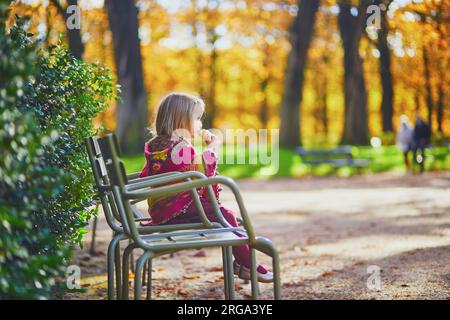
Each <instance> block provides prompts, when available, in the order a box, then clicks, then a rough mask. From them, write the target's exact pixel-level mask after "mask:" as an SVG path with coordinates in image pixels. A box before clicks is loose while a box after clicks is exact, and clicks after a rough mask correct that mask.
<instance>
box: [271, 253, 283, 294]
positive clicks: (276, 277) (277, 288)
mask: <svg viewBox="0 0 450 320" xmlns="http://www.w3.org/2000/svg"><path fill="white" fill-rule="evenodd" d="M271 251H272V269H273V293H274V299H275V300H280V299H281V280H280V256H279V255H278V251H277V250H276V249H275V248H274V247H272V248H271Z"/></svg>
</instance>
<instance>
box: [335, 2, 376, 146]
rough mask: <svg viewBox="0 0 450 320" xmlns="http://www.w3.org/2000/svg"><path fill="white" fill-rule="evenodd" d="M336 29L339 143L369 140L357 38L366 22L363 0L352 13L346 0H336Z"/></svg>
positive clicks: (365, 95)
mask: <svg viewBox="0 0 450 320" xmlns="http://www.w3.org/2000/svg"><path fill="white" fill-rule="evenodd" d="M339 8H340V11H339V16H338V22H339V29H340V34H341V38H342V42H343V46H344V69H345V70H344V91H345V119H344V134H343V136H342V140H341V143H342V144H355V145H365V144H367V143H368V141H369V130H368V116H367V93H366V87H365V82H364V72H363V65H362V59H361V57H360V55H359V41H360V39H361V35H362V32H363V30H364V28H365V24H366V10H367V1H365V0H361V2H360V5H359V7H358V14H357V15H356V16H354V15H352V13H351V11H350V10H351V8H352V6H351V4H350V3H349V1H347V0H341V1H340V2H339Z"/></svg>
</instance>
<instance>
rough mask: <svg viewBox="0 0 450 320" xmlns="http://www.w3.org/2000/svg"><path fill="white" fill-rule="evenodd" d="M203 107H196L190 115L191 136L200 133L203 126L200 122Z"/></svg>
mask: <svg viewBox="0 0 450 320" xmlns="http://www.w3.org/2000/svg"><path fill="white" fill-rule="evenodd" d="M203 112H204V111H203V108H196V109H195V110H194V113H193V115H192V117H193V119H192V128H191V134H192V136H193V137H195V136H196V135H198V134H200V130H201V129H202V127H203V124H202V118H203Z"/></svg>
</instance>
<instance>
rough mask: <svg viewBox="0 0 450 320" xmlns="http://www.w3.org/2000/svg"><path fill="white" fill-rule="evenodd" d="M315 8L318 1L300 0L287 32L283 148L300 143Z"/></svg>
mask: <svg viewBox="0 0 450 320" xmlns="http://www.w3.org/2000/svg"><path fill="white" fill-rule="evenodd" d="M318 8H319V1H318V0H311V1H305V0H303V1H302V0H299V1H298V13H297V15H296V16H295V18H294V21H293V22H292V25H291V27H290V30H289V40H290V43H291V46H292V48H291V52H290V53H289V56H288V63H287V68H286V74H285V80H284V94H283V100H282V103H281V111H280V121H281V124H280V143H281V145H283V146H286V147H296V146H298V145H299V144H300V143H301V139H300V123H301V120H300V104H301V101H302V90H303V79H304V71H305V66H306V58H307V54H308V48H309V44H310V42H311V37H312V33H313V27H314V21H315V17H316V12H317V9H318Z"/></svg>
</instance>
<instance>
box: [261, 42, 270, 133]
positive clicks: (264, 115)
mask: <svg viewBox="0 0 450 320" xmlns="http://www.w3.org/2000/svg"><path fill="white" fill-rule="evenodd" d="M263 52H264V61H263V68H264V70H265V71H266V72H265V73H264V76H263V78H262V79H261V82H260V84H261V87H260V88H261V93H262V95H263V100H262V102H261V106H260V109H259V120H260V122H261V127H262V128H267V125H268V122H269V104H268V101H267V100H268V99H267V96H268V92H267V90H268V86H269V82H270V70H269V60H270V50H269V45H268V44H265V45H264V47H263Z"/></svg>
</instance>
